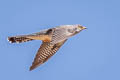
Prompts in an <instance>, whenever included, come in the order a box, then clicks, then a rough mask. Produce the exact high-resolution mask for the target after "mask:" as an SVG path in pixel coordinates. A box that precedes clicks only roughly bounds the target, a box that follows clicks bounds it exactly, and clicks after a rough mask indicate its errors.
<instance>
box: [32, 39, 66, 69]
mask: <svg viewBox="0 0 120 80" xmlns="http://www.w3.org/2000/svg"><path fill="white" fill-rule="evenodd" d="M65 41H66V40H64V41H62V42H60V43H57V44H51V43H49V42H43V43H42V45H41V47H40V48H39V50H38V52H37V55H36V57H35V59H34V61H33V63H32V66H31V67H30V70H33V69H34V68H36V67H38V66H39V65H40V64H42V63H44V62H46V61H47V60H48V59H49V58H50V57H51V56H52V55H54V54H55V53H56V52H57V51H58V50H59V48H60V47H61V46H62V45H63V44H64V42H65Z"/></svg>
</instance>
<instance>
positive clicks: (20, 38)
mask: <svg viewBox="0 0 120 80" xmlns="http://www.w3.org/2000/svg"><path fill="white" fill-rule="evenodd" d="M32 40H34V39H30V38H27V37H26V36H13V37H8V41H9V42H10V43H22V42H27V41H32Z"/></svg>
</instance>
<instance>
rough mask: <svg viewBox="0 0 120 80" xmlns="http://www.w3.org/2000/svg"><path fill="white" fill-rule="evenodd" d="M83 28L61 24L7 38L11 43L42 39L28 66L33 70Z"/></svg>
mask: <svg viewBox="0 0 120 80" xmlns="http://www.w3.org/2000/svg"><path fill="white" fill-rule="evenodd" d="M83 29H86V28H85V27H83V26H81V25H62V26H58V27H54V28H50V29H46V30H42V31H40V32H37V33H33V34H29V35H22V36H13V37H8V40H9V41H10V42H11V43H22V42H27V41H32V40H42V45H41V46H40V48H39V50H38V52H37V54H36V57H35V59H34V61H33V63H32V66H31V67H30V70H33V69H34V68H36V67H38V66H39V65H41V64H43V63H44V62H46V61H47V60H48V59H49V58H50V57H51V56H52V55H54V54H55V53H56V52H57V51H58V50H59V48H60V47H61V46H62V45H63V44H64V43H65V42H66V40H67V39H68V38H70V37H72V36H73V35H75V34H77V33H79V32H80V31H82V30H83Z"/></svg>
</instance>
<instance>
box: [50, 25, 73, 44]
mask: <svg viewBox="0 0 120 80" xmlns="http://www.w3.org/2000/svg"><path fill="white" fill-rule="evenodd" d="M69 34H70V33H69V32H68V30H67V29H66V28H61V27H59V28H55V30H54V32H53V34H52V39H51V43H53V44H56V43H59V42H61V41H63V40H66V39H68V38H69V37H71V36H69Z"/></svg>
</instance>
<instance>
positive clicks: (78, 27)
mask: <svg viewBox="0 0 120 80" xmlns="http://www.w3.org/2000/svg"><path fill="white" fill-rule="evenodd" d="M84 29H87V28H86V27H83V26H81V25H79V24H77V25H71V27H69V29H68V32H70V33H73V35H74V34H77V33H79V32H80V31H82V30H84Z"/></svg>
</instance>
